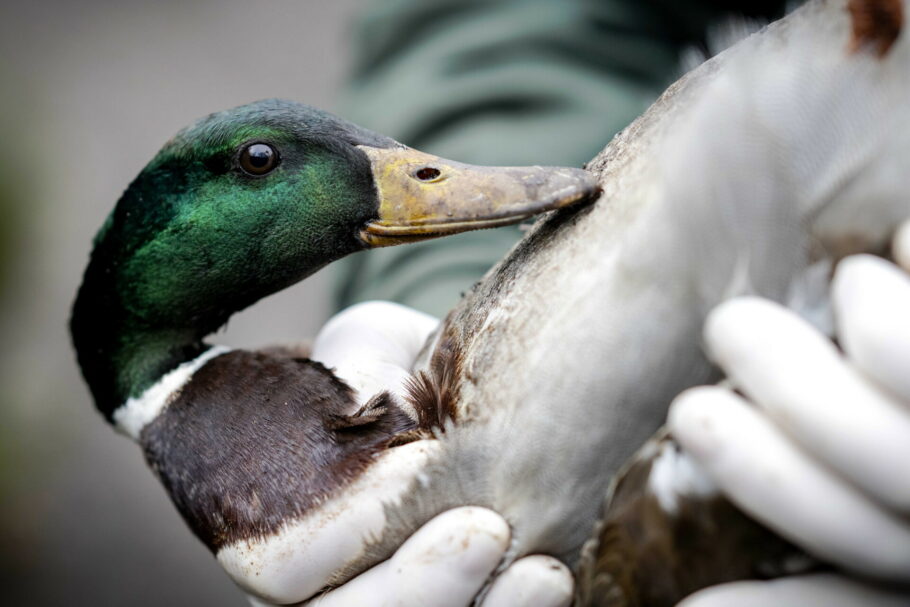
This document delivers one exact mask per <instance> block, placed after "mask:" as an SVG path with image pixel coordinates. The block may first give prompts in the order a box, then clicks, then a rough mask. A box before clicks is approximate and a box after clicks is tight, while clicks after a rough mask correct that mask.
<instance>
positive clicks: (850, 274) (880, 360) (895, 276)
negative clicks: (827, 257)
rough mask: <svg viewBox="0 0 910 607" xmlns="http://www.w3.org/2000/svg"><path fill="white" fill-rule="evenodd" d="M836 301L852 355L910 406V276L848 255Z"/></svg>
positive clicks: (840, 329)
mask: <svg viewBox="0 0 910 607" xmlns="http://www.w3.org/2000/svg"><path fill="white" fill-rule="evenodd" d="M831 300H832V303H833V305H834V315H835V320H836V321H837V337H838V339H839V340H840V344H841V346H842V347H843V349H844V351H845V352H846V354H847V357H848V358H849V359H850V361H851V362H852V363H853V364H854V365H855V366H856V368H858V369H859V370H860V371H862V373H863V374H864V375H865V376H866V377H868V378H870V379H872V381H873V382H875V383H876V384H877V385H878V386H880V387H881V388H883V389H884V390H885V392H887V393H890V394H892V395H894V396H895V397H896V399H897V400H898V402H901V403H902V404H903V405H904V406H906V407H910V320H908V314H910V277H908V276H907V274H906V273H905V272H904V271H902V270H901V269H899V268H898V267H897V266H895V265H894V264H891V263H888V262H887V261H885V260H884V259H882V258H880V257H873V256H872V255H854V256H852V257H847V258H845V259H844V260H843V261H841V262H840V263H839V264H838V266H837V271H836V272H835V273H834V281H833V283H832V287H831ZM908 484H910V483H908Z"/></svg>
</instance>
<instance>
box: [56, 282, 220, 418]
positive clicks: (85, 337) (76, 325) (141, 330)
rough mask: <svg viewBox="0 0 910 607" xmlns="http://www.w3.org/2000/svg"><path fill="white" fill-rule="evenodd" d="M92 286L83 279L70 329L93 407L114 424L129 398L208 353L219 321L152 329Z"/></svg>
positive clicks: (110, 296) (120, 303)
mask: <svg viewBox="0 0 910 607" xmlns="http://www.w3.org/2000/svg"><path fill="white" fill-rule="evenodd" d="M95 287H96V285H93V284H92V282H91V281H87V282H86V283H84V284H83V287H82V288H81V289H80V291H79V295H78V296H77V298H76V303H75V305H74V306H73V315H72V318H71V320H70V329H71V331H72V336H73V345H74V346H75V349H76V354H77V358H78V360H79V366H80V368H81V369H82V374H83V376H84V377H85V380H86V383H87V384H88V386H89V388H90V389H91V392H92V395H93V396H94V399H95V404H96V406H97V407H98V409H99V410H100V411H101V412H102V413H103V414H104V416H105V417H106V418H107V419H108V421H112V420H113V414H114V411H116V410H117V409H118V408H119V407H121V406H122V405H123V404H124V403H126V402H127V400H128V399H130V398H131V397H138V396H140V395H141V394H142V393H143V392H144V391H145V390H146V389H148V388H149V387H151V386H152V385H154V384H155V382H157V381H158V380H159V379H160V378H161V377H162V376H163V375H165V374H166V373H168V372H169V371H171V370H173V369H175V368H176V367H178V366H179V365H180V364H182V363H185V362H187V361H190V360H193V359H194V358H196V357H198V356H200V355H201V354H202V353H204V352H205V351H206V350H208V349H209V347H210V346H208V345H206V344H204V343H203V341H202V338H203V337H204V336H205V335H207V334H208V333H211V332H212V331H214V330H215V329H217V328H218V327H219V326H221V324H223V321H220V322H219V321H214V320H213V321H212V322H208V323H203V322H200V324H199V326H198V327H194V328H179V327H167V326H154V325H152V324H150V323H149V322H148V321H146V320H144V319H140V318H137V317H136V316H135V315H133V314H132V313H131V312H130V311H129V307H128V306H126V305H123V302H122V301H121V300H120V299H119V298H118V297H116V294H114V293H111V292H110V291H108V290H106V289H98V288H95Z"/></svg>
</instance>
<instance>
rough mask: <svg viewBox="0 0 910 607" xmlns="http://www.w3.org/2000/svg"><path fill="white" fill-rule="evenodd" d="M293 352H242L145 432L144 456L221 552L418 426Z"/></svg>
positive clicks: (196, 381)
mask: <svg viewBox="0 0 910 607" xmlns="http://www.w3.org/2000/svg"><path fill="white" fill-rule="evenodd" d="M353 407H354V399H353V396H352V391H351V389H350V388H349V387H348V386H347V385H346V384H344V383H343V382H342V381H340V380H339V379H338V378H336V377H335V376H334V375H333V374H332V373H331V371H329V370H328V369H326V368H325V367H323V366H322V365H321V364H319V363H316V362H313V361H310V360H307V359H304V358H293V357H290V356H288V355H287V353H283V354H279V355H274V354H268V353H264V352H246V351H233V352H229V353H227V354H224V355H222V356H218V357H216V358H214V359H212V360H211V361H209V362H208V363H207V364H206V365H205V366H203V367H202V368H201V369H199V370H198V371H197V372H196V373H195V374H194V375H193V378H192V380H191V381H190V382H189V383H188V384H187V385H186V386H185V387H184V388H183V389H182V390H181V391H180V393H179V394H178V395H177V396H176V398H175V399H174V400H173V402H171V404H170V405H169V406H168V408H167V409H166V410H165V411H164V412H163V413H162V414H161V415H159V416H158V417H157V418H156V419H155V420H154V421H153V422H151V423H150V424H149V425H148V426H146V428H145V429H144V430H143V431H142V434H141V436H140V442H141V444H142V447H143V450H144V452H145V457H146V459H147V461H148V463H149V465H150V466H151V467H152V469H153V470H154V471H155V473H156V474H157V475H158V477H159V478H160V479H161V482H162V483H163V484H164V486H165V488H166V489H167V490H168V492H169V493H170V496H171V499H172V500H173V501H174V504H175V505H176V506H177V509H178V510H179V511H180V513H181V515H183V518H184V520H186V522H187V524H188V525H189V526H190V528H191V529H192V530H193V532H194V533H195V534H196V535H197V536H198V537H199V539H201V540H202V541H203V542H204V543H205V545H206V546H208V547H209V548H210V549H211V550H212V551H213V552H217V551H218V549H219V548H221V547H222V546H224V545H226V544H229V543H232V542H234V541H237V540H241V539H252V538H261V537H264V536H266V535H269V534H272V533H274V532H275V531H277V530H278V529H279V528H280V527H281V526H282V525H283V524H284V523H286V522H288V521H289V520H293V519H294V518H295V517H298V516H300V515H302V514H304V513H306V512H307V511H308V510H309V509H311V508H313V507H314V506H316V505H318V504H319V503H321V502H322V501H324V500H325V499H326V498H329V497H331V496H332V495H333V494H335V493H336V492H338V491H340V490H342V489H343V488H344V487H345V486H346V485H347V484H348V483H350V482H351V481H352V480H353V479H355V478H356V477H357V476H358V475H359V474H360V473H361V472H363V470H364V469H365V468H366V467H367V466H368V465H369V464H370V462H371V461H372V460H373V458H374V457H375V456H376V454H377V453H379V452H380V451H382V450H384V449H385V448H386V447H387V446H388V444H389V443H390V442H391V441H393V440H394V439H395V437H396V436H398V435H400V434H402V433H407V432H409V431H411V430H413V429H414V427H415V424H414V422H413V420H411V418H410V417H408V416H407V415H406V414H405V413H403V412H402V411H401V410H400V409H399V408H398V407H397V406H396V404H395V403H394V401H393V400H392V399H391V398H390V397H389V396H388V395H387V394H385V395H379V396H377V397H376V398H374V399H373V400H371V401H370V402H369V403H367V405H366V406H364V407H362V408H361V409H360V410H359V411H357V412H356V413H354V414H348V413H347V412H348V411H351V409H352V408H353Z"/></svg>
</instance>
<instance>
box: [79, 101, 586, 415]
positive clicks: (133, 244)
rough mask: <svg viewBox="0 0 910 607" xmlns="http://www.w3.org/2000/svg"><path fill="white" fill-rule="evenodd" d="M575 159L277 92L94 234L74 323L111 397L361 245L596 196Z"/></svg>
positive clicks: (93, 377) (191, 146) (240, 111)
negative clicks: (481, 157) (557, 159)
mask: <svg viewBox="0 0 910 607" xmlns="http://www.w3.org/2000/svg"><path fill="white" fill-rule="evenodd" d="M595 188H596V184H595V183H594V181H593V179H592V178H591V177H589V176H588V175H587V174H586V173H585V172H583V171H581V170H576V169H550V168H543V167H532V168H522V169H495V168H487V167H472V166H469V165H464V164H460V163H456V162H451V161H447V160H444V159H441V158H438V157H435V156H432V155H429V154H424V153H421V152H418V151H416V150H413V149H410V148H407V147H405V146H403V145H401V144H399V143H397V142H396V141H394V140H392V139H389V138H388V137H384V136H382V135H379V134H376V133H373V132H371V131H368V130H366V129H363V128H360V127H358V126H356V125H354V124H351V123H349V122H346V121H344V120H341V119H339V118H337V117H335V116H333V115H331V114H328V113H326V112H323V111H320V110H317V109H315V108H312V107H309V106H306V105H302V104H298V103H293V102H288V101H280V100H267V101H261V102H258V103H253V104H250V105H246V106H242V107H239V108H236V109H233V110H228V111H224V112H220V113H216V114H212V115H210V116H208V117H206V118H204V119H202V120H200V121H199V122H197V123H196V124H194V125H192V126H190V127H189V128H187V129H184V130H183V131H181V132H180V133H179V134H178V135H177V136H176V137H174V138H173V139H172V140H171V141H169V142H168V143H167V144H166V145H165V146H164V148H163V149H162V150H161V151H160V152H159V153H158V155H157V156H156V157H155V158H154V159H153V160H152V161H151V162H150V163H149V164H148V166H146V167H145V169H144V170H143V171H142V172H141V173H140V175H139V176H138V177H137V178H136V179H135V180H134V181H133V182H132V184H131V185H130V186H129V188H128V189H127V190H126V192H125V193H124V194H123V196H122V198H121V199H120V201H119V202H118V203H117V205H116V208H115V209H114V211H113V212H112V213H111V215H110V216H109V217H108V219H107V221H106V222H105V224H104V226H103V227H102V228H101V230H100V232H99V233H98V235H97V236H96V238H95V242H94V245H95V246H94V250H93V252H92V255H91V260H90V263H89V265H88V268H87V270H86V272H85V277H84V282H83V284H82V287H81V288H80V290H79V295H78V297H77V300H76V303H75V306H74V310H73V317H72V320H71V329H72V333H73V340H74V343H75V346H76V349H77V352H78V356H79V363H80V366H81V367H82V370H83V374H84V375H85V378H86V380H87V382H88V384H89V386H90V387H91V390H92V393H93V395H94V397H95V400H96V403H97V405H98V407H99V408H100V410H101V411H102V412H103V413H104V414H105V415H106V416H107V417H108V419H110V418H111V416H112V413H113V411H114V410H115V409H116V408H117V407H118V406H120V405H122V404H123V402H124V401H125V400H126V399H127V398H129V397H131V396H137V395H138V394H140V393H141V392H142V391H143V390H145V389H146V388H148V387H149V386H150V385H151V384H153V383H154V382H155V381H156V380H157V379H158V378H159V377H161V376H162V375H163V374H164V373H165V372H167V371H168V370H170V369H173V368H174V367H175V366H177V365H179V364H180V363H182V362H184V361H187V360H190V359H192V358H195V357H196V356H198V355H199V354H200V353H202V352H203V351H205V349H206V347H207V346H205V345H203V343H202V339H203V338H204V337H205V335H207V334H209V333H211V332H212V331H214V330H216V329H217V328H218V327H220V326H221V325H223V324H224V323H225V322H226V321H227V319H228V317H229V316H230V315H231V314H232V313H234V312H236V311H238V310H241V309H243V308H246V307H247V306H249V305H251V304H252V303H254V302H255V301H257V300H259V299H261V298H262V297H265V296H266V295H269V294H271V293H274V292H276V291H279V290H281V289H283V288H285V287H288V286H289V285H292V284H294V283H296V282H298V281H300V280H302V279H303V278H305V277H306V276H308V275H310V274H312V273H313V272H315V271H316V270H318V269H320V268H321V267H323V266H325V265H326V264H328V263H330V262H332V261H334V260H336V259H339V258H341V257H343V256H345V255H347V254H349V253H353V252H355V251H358V250H361V249H365V248H370V247H379V246H387V245H394V244H399V243H406V242H413V241H418V240H423V239H427V238H433V237H436V236H442V235H446V234H454V233H458V232H462V231H465V230H472V229H478V228H487V227H493V226H498V225H504V224H508V223H514V222H516V221H520V220H522V219H525V218H527V217H529V216H531V215H533V214H535V213H539V212H541V211H545V210H548V209H553V208H558V207H560V206H564V205H566V204H569V203H572V202H575V201H578V200H580V199H582V198H585V197H588V196H590V195H591V194H592V193H593V192H594V191H595Z"/></svg>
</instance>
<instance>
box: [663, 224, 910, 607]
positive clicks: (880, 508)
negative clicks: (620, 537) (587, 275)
mask: <svg viewBox="0 0 910 607" xmlns="http://www.w3.org/2000/svg"><path fill="white" fill-rule="evenodd" d="M894 250H895V258H896V259H897V261H898V263H899V264H901V265H902V266H903V268H904V270H910V224H906V225H905V226H904V228H903V229H902V230H900V231H899V232H898V236H897V237H896V239H895V246H894ZM832 303H833V307H834V314H835V323H836V332H837V340H838V343H839V344H840V346H841V347H842V348H843V352H840V351H838V350H837V348H836V347H835V346H834V344H832V343H831V341H829V340H828V339H827V338H825V337H824V336H823V335H821V334H820V333H818V332H817V331H816V330H815V329H813V328H812V327H810V326H809V325H808V324H806V323H805V322H804V321H802V320H801V319H799V318H798V317H797V316H796V315H794V314H793V313H791V312H789V311H788V310H786V309H784V308H782V307H780V306H778V305H776V304H774V303H771V302H769V301H765V300H761V299H757V298H740V299H736V300H732V301H729V302H726V303H724V304H722V305H721V306H719V307H718V308H717V309H715V310H714V311H713V312H712V314H711V315H710V316H709V318H708V321H707V323H706V326H705V341H706V345H707V348H708V350H709V353H710V355H711V356H712V358H713V359H714V360H715V362H717V363H718V364H719V365H720V366H721V367H722V368H723V369H724V371H726V373H727V375H728V378H729V380H730V381H731V382H732V384H733V385H734V386H735V387H736V388H737V389H738V390H740V391H741V392H742V393H744V394H745V395H746V396H745V398H744V397H741V396H739V395H737V394H736V393H734V392H733V391H732V390H730V389H726V388H722V387H701V388H694V389H692V390H689V391H687V392H684V393H683V394H681V395H680V396H679V397H678V398H677V399H676V400H675V401H674V403H673V405H672V407H671V409H670V417H669V425H670V429H671V432H672V433H673V435H674V437H675V438H676V440H678V441H679V442H680V443H681V445H682V446H683V447H684V449H686V450H687V451H688V452H689V453H690V454H691V455H692V456H693V457H694V458H695V459H696V460H697V461H698V462H699V463H700V464H701V466H702V467H703V468H704V469H705V470H706V471H707V472H708V473H709V475H710V476H711V477H712V478H713V480H714V481H715V482H716V483H717V485H718V486H719V487H720V488H721V490H722V491H723V492H724V493H725V494H726V496H727V497H728V498H729V499H730V500H731V501H733V502H734V503H736V504H737V505H738V506H739V507H740V508H741V509H742V510H743V511H745V512H747V513H748V514H750V515H751V516H753V517H754V518H755V519H757V520H759V521H761V522H762V523H764V524H765V525H766V526H768V527H769V528H771V529H773V530H775V531H776V532H778V533H779V534H780V535H781V536H783V537H785V538H787V539H789V540H790V541H792V542H793V543H795V544H796V545H798V546H800V547H801V548H802V549H804V550H805V551H806V552H807V553H809V554H810V555H813V556H816V557H818V558H819V559H821V560H823V561H827V562H830V563H833V564H835V565H837V566H839V567H840V568H841V569H843V570H844V571H849V572H852V573H857V574H859V575H861V576H863V577H865V578H867V579H869V580H881V581H885V582H892V583H895V584H898V585H904V586H903V588H904V589H903V590H900V589H895V588H893V587H892V588H891V589H890V590H885V589H883V588H880V587H878V586H875V585H873V583H872V582H862V581H859V580H858V579H854V578H852V577H847V576H846V575H839V574H817V575H803V576H795V577H789V578H784V579H780V580H775V581H770V582H739V583H732V584H725V585H720V586H715V587H713V588H708V589H705V590H703V591H701V592H698V593H695V594H694V595H692V596H691V597H689V598H687V599H686V600H684V601H683V602H682V603H681V605H682V606H684V607H714V606H720V605H733V604H735V605H739V606H747V607H748V606H759V605H761V606H765V605H774V606H775V607H788V606H791V605H792V606H794V607H796V606H800V607H805V606H808V605H812V606H814V605H819V606H822V605H824V606H826V607H827V606H838V607H840V606H848V605H849V606H851V607H852V606H856V607H859V606H863V607H884V606H891V605H895V606H897V605H910V586H908V584H910V516H908V515H910V320H908V316H907V315H908V311H910V277H908V275H907V274H906V273H905V272H904V271H902V270H901V269H900V268H898V267H897V266H895V265H893V264H890V263H888V262H886V261H884V260H882V259H880V258H876V257H871V256H867V255H858V256H854V257H850V258H847V259H845V260H843V261H842V262H841V263H840V264H839V265H838V267H837V271H836V273H835V276H834V282H833V286H832Z"/></svg>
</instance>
